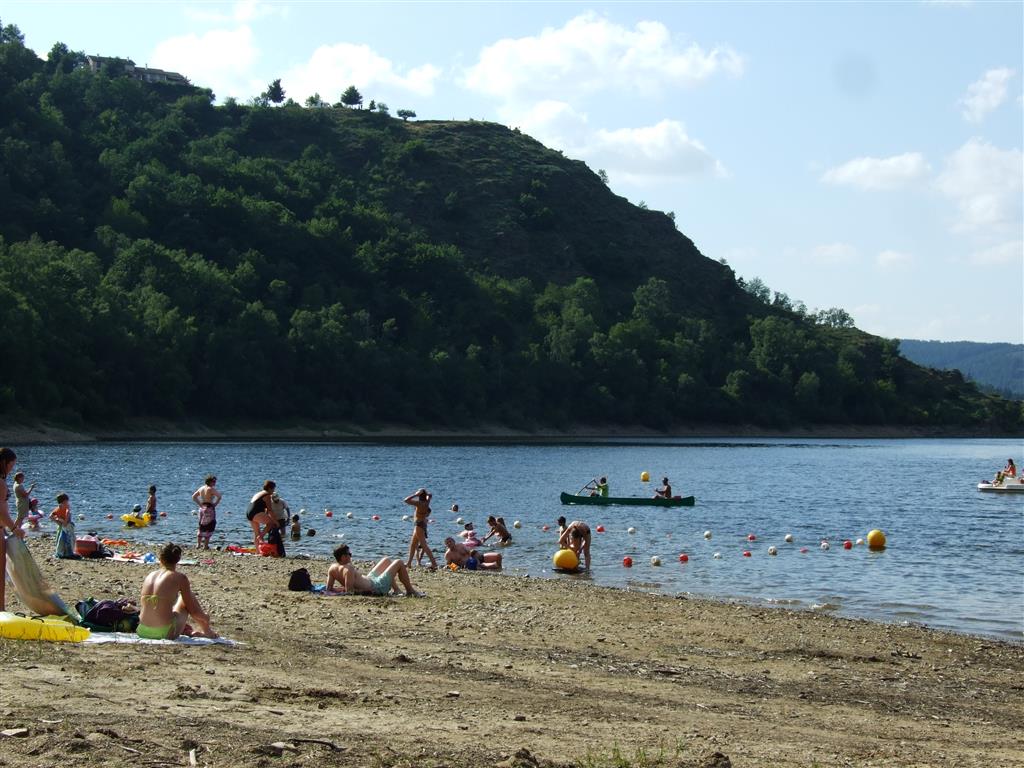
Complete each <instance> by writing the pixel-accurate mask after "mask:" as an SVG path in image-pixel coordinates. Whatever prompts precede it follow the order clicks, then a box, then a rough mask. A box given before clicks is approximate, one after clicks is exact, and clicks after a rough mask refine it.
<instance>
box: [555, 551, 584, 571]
mask: <svg viewBox="0 0 1024 768" xmlns="http://www.w3.org/2000/svg"><path fill="white" fill-rule="evenodd" d="M551 563H552V564H553V565H554V566H555V568H558V569H559V570H562V571H575V570H576V568H577V567H579V564H580V559H579V558H578V557H577V556H576V553H575V552H573V551H572V550H571V549H560V550H558V551H557V552H555V554H554V556H553V557H552V558H551Z"/></svg>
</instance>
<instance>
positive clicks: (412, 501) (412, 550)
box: [404, 488, 437, 571]
mask: <svg viewBox="0 0 1024 768" xmlns="http://www.w3.org/2000/svg"><path fill="white" fill-rule="evenodd" d="M432 498H433V495H432V494H431V493H429V492H428V491H427V489H426V488H420V489H419V490H418V491H416V492H415V493H413V494H410V495H409V496H406V497H405V499H404V501H405V503H406V504H409V505H410V506H412V507H414V508H415V509H416V524H415V525H414V526H413V529H412V539H411V540H410V541H409V559H408V560H407V561H406V563H405V565H406V567H407V568H412V559H413V558H414V557H415V556H416V549H417V548H421V549H422V550H423V551H424V552H425V553H426V554H427V557H429V558H430V570H432V571H436V570H437V558H436V557H434V553H433V552H432V551H431V549H430V545H429V544H427V520H429V519H430V500H431V499H432Z"/></svg>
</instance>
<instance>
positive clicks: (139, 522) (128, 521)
mask: <svg viewBox="0 0 1024 768" xmlns="http://www.w3.org/2000/svg"><path fill="white" fill-rule="evenodd" d="M121 519H122V520H124V524H125V525H127V526H128V527H129V528H145V527H146V526H147V525H149V524H150V523H151V522H153V517H152V515H149V514H146V515H121Z"/></svg>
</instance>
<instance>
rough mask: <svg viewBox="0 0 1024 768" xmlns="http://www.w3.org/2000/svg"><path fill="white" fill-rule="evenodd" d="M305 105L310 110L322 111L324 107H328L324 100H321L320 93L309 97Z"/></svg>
mask: <svg viewBox="0 0 1024 768" xmlns="http://www.w3.org/2000/svg"><path fill="white" fill-rule="evenodd" d="M305 103H306V106H307V107H309V108H310V109H321V108H322V107H326V106H327V103H326V102H325V101H324V100H323V99H322V98H320V94H319V93H314V94H313V95H312V96H307V97H306V102H305Z"/></svg>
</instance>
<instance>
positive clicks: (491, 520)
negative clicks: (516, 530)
mask: <svg viewBox="0 0 1024 768" xmlns="http://www.w3.org/2000/svg"><path fill="white" fill-rule="evenodd" d="M487 524H488V525H489V526H491V530H490V531H488V532H487V535H486V536H484V538H483V541H487V540H488V539H489V538H491V537H492V536H497V537H498V543H499V544H501V545H502V546H505V545H506V544H511V543H512V534H511V533H509V532H508V528H506V527H505V521H504V520H502V519H501V518H500V517H495V516H494V515H488V516H487Z"/></svg>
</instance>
